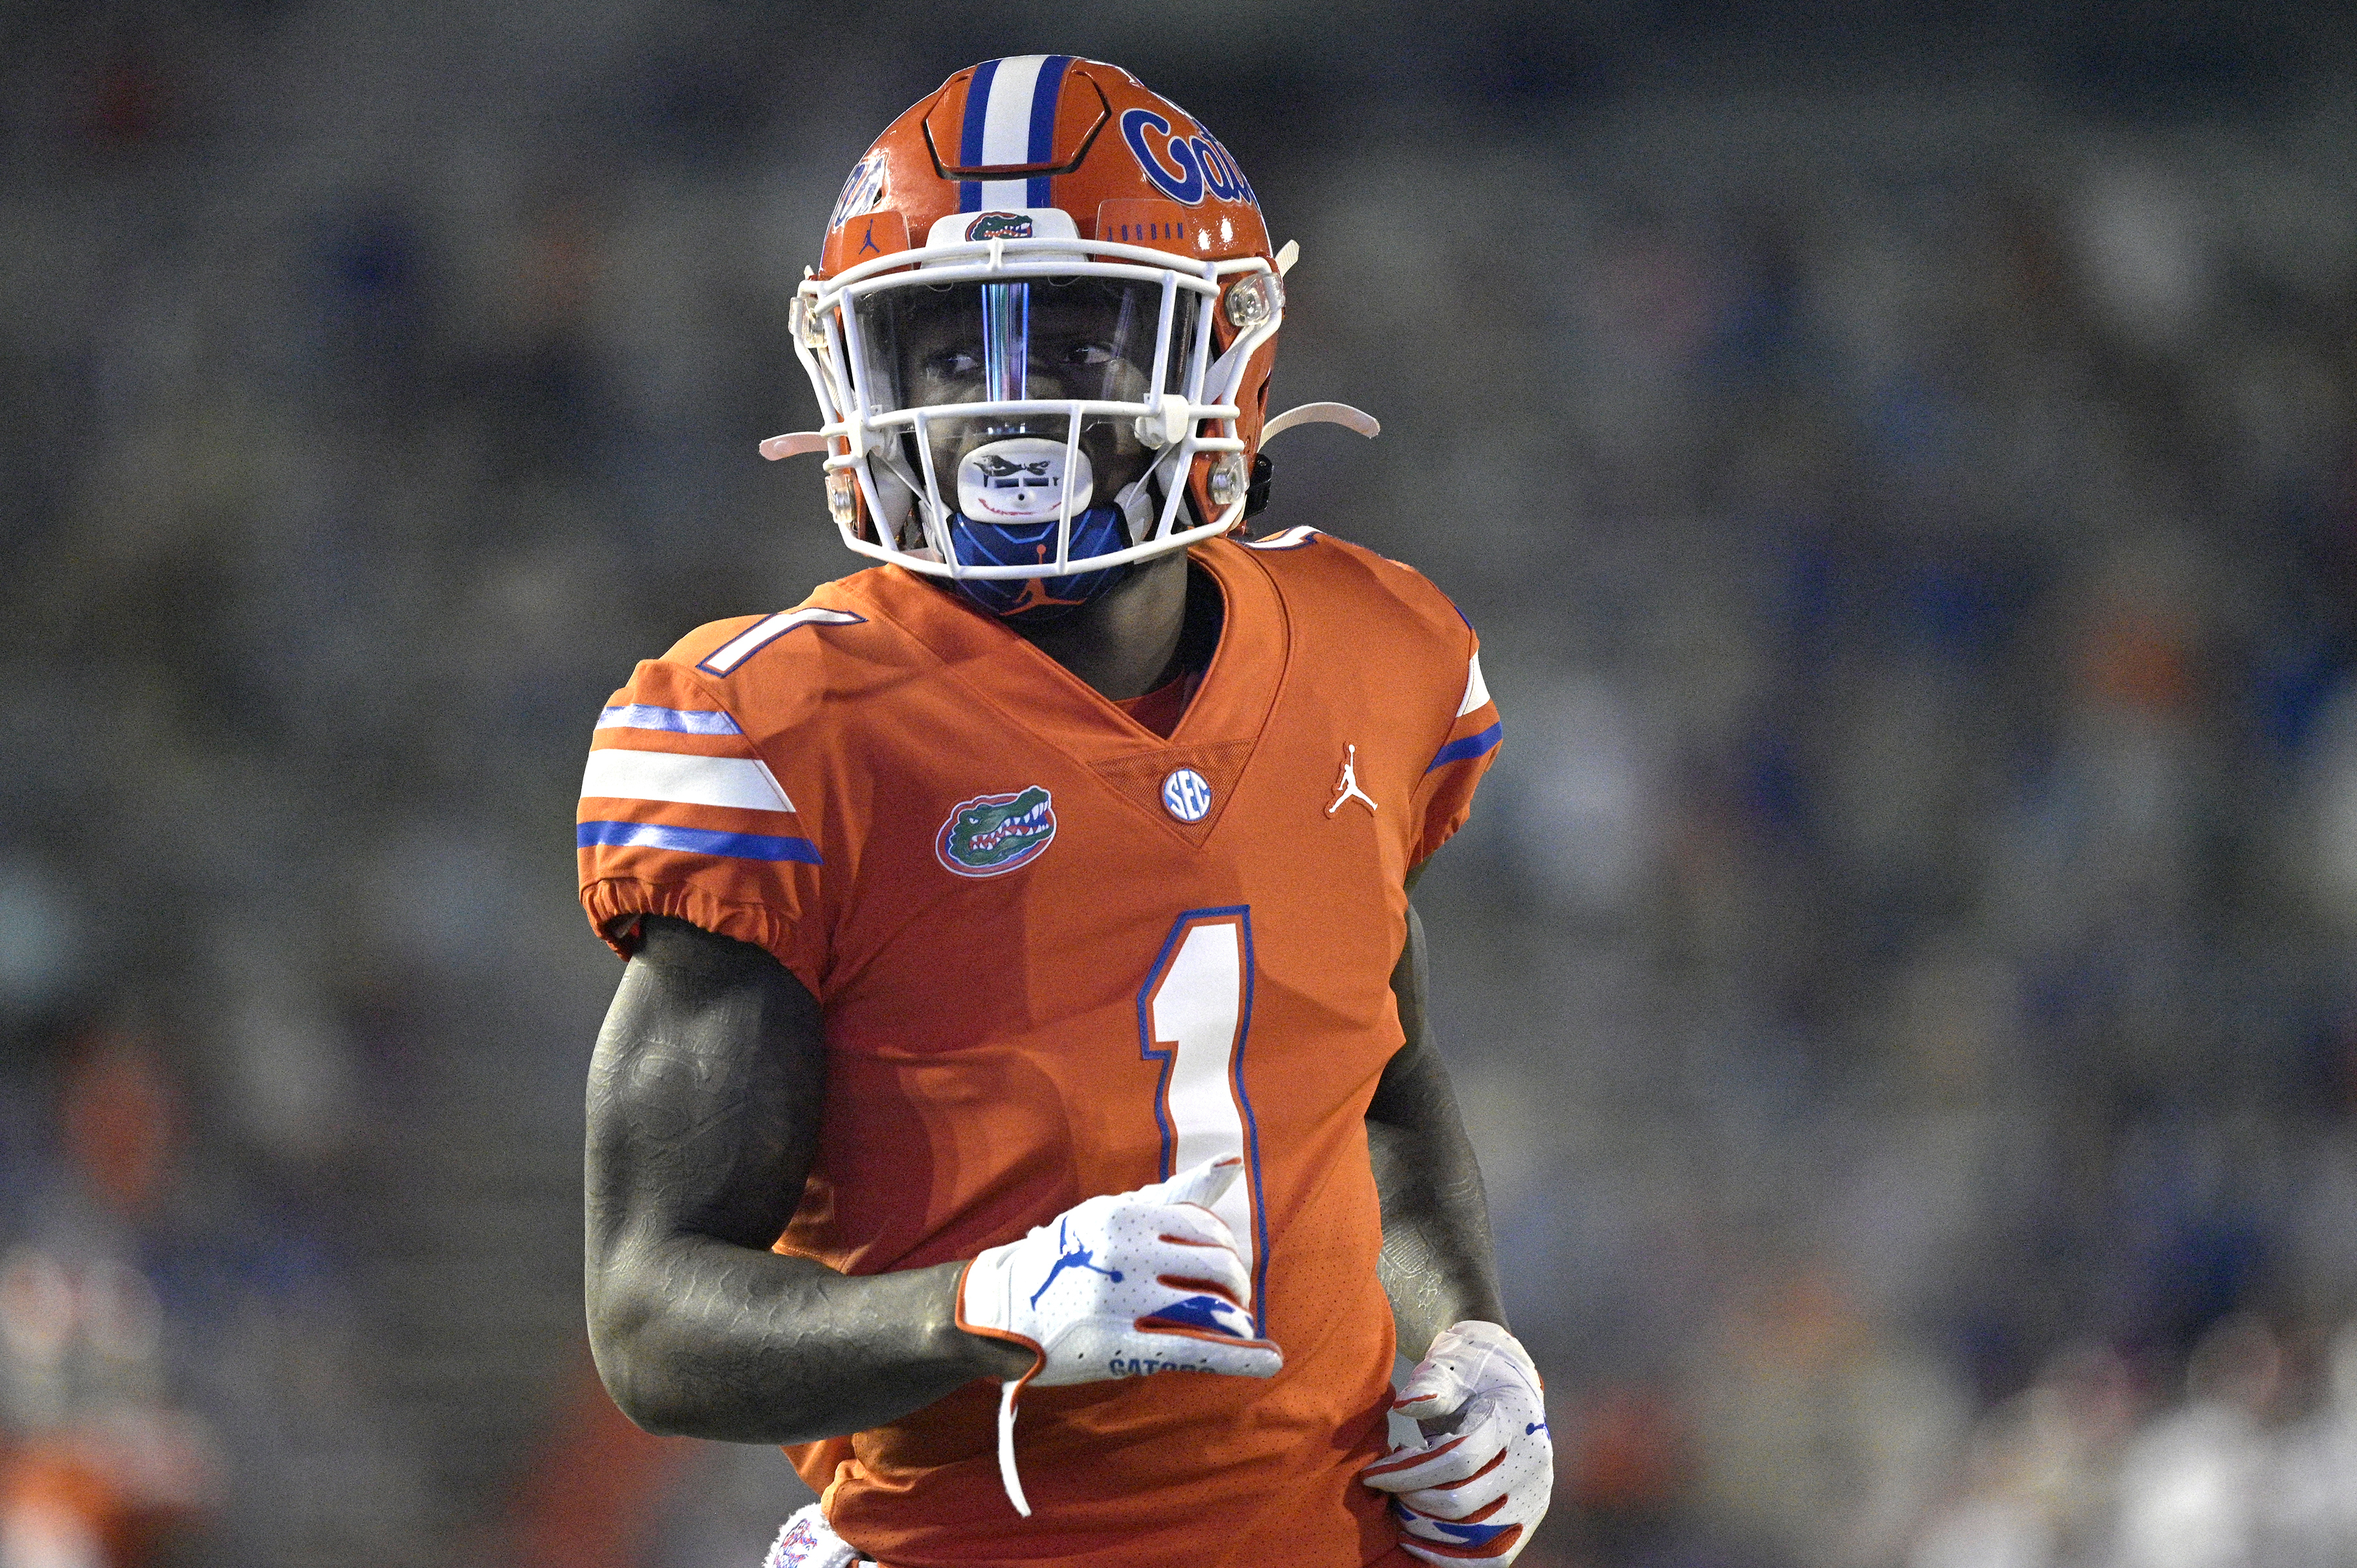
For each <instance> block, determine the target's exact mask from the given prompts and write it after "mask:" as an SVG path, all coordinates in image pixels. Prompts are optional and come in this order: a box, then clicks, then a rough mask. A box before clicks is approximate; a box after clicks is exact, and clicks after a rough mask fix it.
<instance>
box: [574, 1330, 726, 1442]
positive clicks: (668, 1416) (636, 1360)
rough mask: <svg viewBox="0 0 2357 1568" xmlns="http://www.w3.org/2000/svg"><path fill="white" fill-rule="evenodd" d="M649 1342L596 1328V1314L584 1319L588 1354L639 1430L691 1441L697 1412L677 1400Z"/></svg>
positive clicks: (637, 1334) (672, 1380)
mask: <svg viewBox="0 0 2357 1568" xmlns="http://www.w3.org/2000/svg"><path fill="white" fill-rule="evenodd" d="M652 1338H653V1336H651V1335H649V1334H648V1333H646V1332H645V1331H644V1330H643V1327H640V1329H637V1330H632V1329H629V1328H623V1327H619V1326H616V1325H614V1324H612V1323H611V1322H607V1323H606V1324H604V1326H601V1325H600V1315H599V1314H598V1313H597V1312H595V1311H593V1312H591V1313H590V1315H589V1353H590V1355H591V1357H592V1358H593V1359H595V1360H596V1361H597V1376H598V1378H599V1380H601V1381H603V1382H604V1383H605V1385H606V1392H607V1394H608V1396H609V1397H610V1398H611V1399H612V1400H613V1402H614V1404H615V1406H616V1407H617V1408H618V1409H619V1410H620V1411H621V1412H622V1413H623V1414H624V1415H627V1416H629V1417H630V1421H631V1423H633V1424H635V1425H636V1426H638V1427H639V1428H640V1430H641V1431H645V1432H651V1433H652V1434H654V1435H656V1436H657V1437H694V1436H697V1435H699V1434H698V1432H697V1431H696V1424H697V1423H696V1419H695V1417H696V1412H694V1409H692V1408H691V1406H690V1402H688V1401H686V1400H684V1399H683V1398H682V1397H681V1391H680V1388H679V1380H678V1379H677V1378H676V1377H674V1376H672V1375H670V1374H669V1373H668V1371H667V1369H666V1368H665V1365H664V1359H663V1358H662V1356H661V1355H660V1354H659V1353H658V1352H657V1350H656V1348H655V1346H654V1345H653V1344H652V1343H651V1340H652Z"/></svg>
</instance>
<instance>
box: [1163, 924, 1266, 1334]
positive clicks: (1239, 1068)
mask: <svg viewBox="0 0 2357 1568" xmlns="http://www.w3.org/2000/svg"><path fill="white" fill-rule="evenodd" d="M1252 990H1253V961H1252V910H1251V909H1250V908H1244V907H1242V906H1239V907H1237V908H1230V909H1189V910H1188V911H1187V912H1186V913H1185V914H1183V915H1181V916H1179V918H1177V919H1176V920H1174V921H1172V922H1171V926H1170V936H1169V939H1168V940H1166V941H1165V942H1164V943H1163V944H1162V951H1161V953H1160V954H1159V955H1158V956H1157V958H1156V959H1155V961H1154V968H1153V969H1152V970H1151V971H1150V972H1148V973H1147V974H1146V983H1145V985H1144V986H1142V987H1141V988H1140V989H1139V991H1138V993H1137V1044H1138V1050H1139V1053H1140V1054H1141V1055H1143V1056H1144V1057H1145V1058H1146V1059H1147V1060H1149V1061H1158V1062H1160V1063H1161V1064H1162V1077H1161V1080H1160V1082H1159V1083H1158V1084H1157V1088H1156V1090H1155V1105H1154V1116H1155V1120H1156V1121H1157V1122H1158V1123H1160V1125H1161V1128H1162V1175H1163V1176H1169V1175H1170V1174H1171V1173H1173V1172H1174V1171H1181V1170H1185V1169H1186V1168H1187V1167H1188V1166H1189V1165H1194V1164H1196V1163H1197V1162H1198V1161H1200V1160H1209V1159H1218V1158H1222V1157H1224V1156H1226V1155H1241V1156H1243V1162H1244V1179H1243V1180H1242V1181H1240V1182H1238V1183H1236V1184H1235V1186H1233V1187H1230V1188H1229V1189H1228V1192H1227V1196H1226V1197H1222V1198H1221V1199H1220V1201H1219V1204H1218V1206H1217V1208H1216V1212H1217V1213H1218V1214H1219V1216H1220V1218H1221V1219H1224V1220H1226V1221H1227V1222H1228V1229H1230V1230H1233V1231H1234V1232H1235V1235H1236V1244H1237V1245H1238V1247H1240V1248H1241V1249H1242V1250H1243V1257H1244V1267H1245V1269H1246V1270H1248V1271H1249V1272H1250V1273H1251V1274H1252V1277H1253V1317H1254V1323H1255V1324H1256V1325H1257V1326H1258V1331H1259V1332H1261V1333H1264V1334H1265V1333H1266V1332H1267V1303H1266V1301H1265V1299H1264V1288H1265V1284H1266V1283H1267V1277H1268V1225H1267V1219H1266V1218H1265V1215H1264V1213H1263V1211H1262V1208H1261V1191H1260V1138H1259V1132H1258V1129H1257V1128H1256V1127H1255V1126H1254V1122H1253V1111H1252V1097H1251V1096H1250V1095H1249V1094H1248V1093H1247V1092H1246V1091H1245V1089H1244V1071H1243V1069H1244V1042H1245V1040H1246V1038H1247V1037H1248V1036H1250V1035H1251V1033H1252Z"/></svg>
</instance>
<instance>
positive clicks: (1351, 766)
mask: <svg viewBox="0 0 2357 1568" xmlns="http://www.w3.org/2000/svg"><path fill="white" fill-rule="evenodd" d="M1345 800H1363V801H1365V802H1366V803H1367V810H1369V811H1373V810H1374V809H1375V798H1374V797H1373V796H1372V795H1370V794H1368V793H1367V792H1366V791H1365V790H1364V789H1360V788H1359V748H1358V747H1357V746H1344V747H1343V748H1342V777H1340V779H1336V780H1334V803H1333V804H1332V805H1330V806H1329V807H1327V808H1326V814H1327V815H1328V816H1329V817H1330V816H1332V815H1333V814H1334V813H1335V812H1337V811H1340V810H1341V809H1342V802H1343V801H1345Z"/></svg>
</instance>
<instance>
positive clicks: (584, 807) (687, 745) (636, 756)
mask: <svg viewBox="0 0 2357 1568" xmlns="http://www.w3.org/2000/svg"><path fill="white" fill-rule="evenodd" d="M574 843H575V844H576V847H577V849H578V851H579V854H580V874H581V904H582V908H584V909H585V910H586V911H587V913H588V916H589V923H590V925H591V926H592V927H593V928H594V929H596V930H597V934H598V935H599V936H600V937H603V938H604V939H605V940H606V941H607V943H608V946H610V947H612V948H613V949H614V950H615V951H616V952H618V953H620V954H622V955H623V956H624V957H626V958H627V957H628V956H630V951H631V950H632V948H633V946H634V945H635V943H636V940H637V934H638V932H637V923H636V922H635V921H633V920H632V919H630V917H631V916H633V915H669V916H673V917H676V918H679V919H683V920H686V921H688V922H690V923H691V924H693V925H695V926H699V927H701V928H703V929H705V930H707V931H713V932H716V933H718V934H719V935H721V936H724V937H733V938H735V939H736V940H738V941H743V942H750V943H752V944H753V945H754V946H756V947H759V948H762V949H765V950H768V951H769V952H770V953H771V954H772V955H773V956H775V957H776V958H777V960H778V961H780V963H783V964H784V965H785V966H786V967H787V968H788V969H790V970H791V971H792V972H794V974H795V975H796V976H797V977H798V978H799V979H800V980H801V981H802V983H803V984H804V985H806V986H808V987H809V988H810V990H811V992H812V993H813V995H816V994H818V993H820V990H821V982H822V980H823V976H824V974H825V972H826V963H827V942H826V933H825V930H824V926H823V920H822V919H821V918H820V915H819V897H820V882H819V878H820V876H821V875H823V860H822V857H821V855H820V853H819V848H818V845H817V843H815V842H814V840H813V837H812V836H811V834H810V833H809V832H807V831H806V829H805V827H804V825H803V822H802V815H801V813H800V812H799V811H797V810H796V807H795V803H794V801H793V800H792V799H791V797H789V796H788V794H787V793H786V789H785V788H784V786H783V785H782V784H781V783H780V780H779V779H778V777H777V775H776V774H775V773H774V772H772V771H771V769H770V765H769V764H768V762H766V761H765V760H764V759H763V758H762V757H761V755H760V753H759V750H758V749H757V748H756V747H755V746H754V745H753V743H752V742H751V741H750V740H749V739H748V736H747V735H746V731H745V727H744V725H741V724H740V723H739V722H738V719H737V715H736V714H732V713H730V712H729V711H728V709H727V708H726V706H725V705H724V704H723V703H722V701H721V699H720V698H719V697H718V696H717V695H716V694H715V693H713V692H712V690H711V689H710V688H709V686H707V685H706V683H705V682H703V681H702V680H700V679H698V677H697V676H696V675H695V674H694V671H692V670H691V669H689V668H688V667H687V666H686V665H685V664H684V663H683V662H680V661H676V660H671V659H663V660H648V661H646V662H644V663H641V664H640V666H639V667H638V669H637V670H636V671H634V672H633V673H632V675H631V677H630V684H628V685H626V686H624V687H623V688H622V689H621V690H620V691H619V692H616V693H614V695H613V696H612V697H611V698H610V699H609V700H608V703H607V704H606V707H605V709H604V711H603V712H601V713H600V714H598V715H597V728H596V729H595V731H594V732H593V733H592V736H591V739H590V749H589V762H588V766H587V768H586V769H585V770H584V772H583V774H582V779H581V807H580V814H579V816H578V819H577V821H576V825H575V830H574Z"/></svg>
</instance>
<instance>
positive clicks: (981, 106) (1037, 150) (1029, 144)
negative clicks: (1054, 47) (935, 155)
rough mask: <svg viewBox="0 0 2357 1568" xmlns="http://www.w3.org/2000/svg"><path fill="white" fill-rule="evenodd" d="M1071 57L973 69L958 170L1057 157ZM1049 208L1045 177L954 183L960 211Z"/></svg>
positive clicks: (1020, 59)
mask: <svg viewBox="0 0 2357 1568" xmlns="http://www.w3.org/2000/svg"><path fill="white" fill-rule="evenodd" d="M1071 63H1072V57H1071V56H1070V55H1011V56H1009V57H1008V58H1006V59H995V60H990V61H987V62H985V63H984V64H982V65H978V66H976V67H974V78H973V80H972V81H969V82H968V83H967V84H966V90H965V124H964V125H963V128H962V130H961V134H960V135H959V138H958V166H960V167H961V168H995V167H1007V166H1014V165H1018V164H1043V163H1046V162H1047V161H1048V160H1049V158H1051V157H1053V156H1055V149H1056V102H1057V100H1059V99H1060V98H1061V97H1062V96H1063V92H1064V70H1065V68H1066V67H1068V66H1070V65H1071ZM1047 205H1048V177H1047V176H1046V175H1033V176H1031V177H1029V178H1028V179H963V180H960V181H958V210H959V211H961V212H981V211H984V210H985V209H994V210H995V209H1000V208H1008V207H1045V206H1047Z"/></svg>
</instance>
